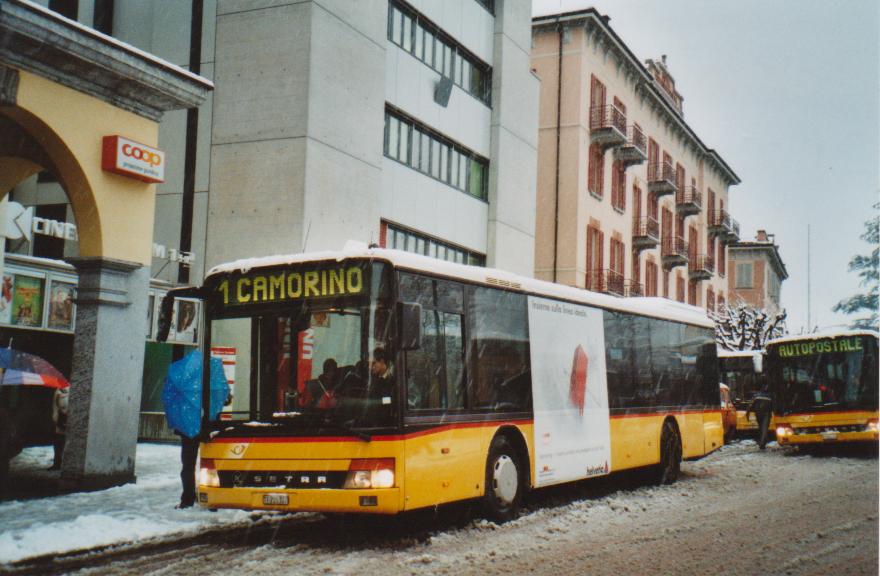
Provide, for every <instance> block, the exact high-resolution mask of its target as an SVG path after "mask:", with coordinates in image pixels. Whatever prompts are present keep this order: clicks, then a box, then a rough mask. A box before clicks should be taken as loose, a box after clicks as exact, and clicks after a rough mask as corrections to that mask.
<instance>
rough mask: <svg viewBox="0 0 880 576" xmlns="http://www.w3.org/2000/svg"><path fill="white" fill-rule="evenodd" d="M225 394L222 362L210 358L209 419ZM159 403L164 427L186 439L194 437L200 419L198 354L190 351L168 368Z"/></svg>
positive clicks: (198, 352) (200, 366)
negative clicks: (164, 420) (163, 417)
mask: <svg viewBox="0 0 880 576" xmlns="http://www.w3.org/2000/svg"><path fill="white" fill-rule="evenodd" d="M228 397H229V385H228V384H227V383H226V376H225V375H224V374H223V362H222V361H221V360H220V359H219V358H211V414H210V416H211V420H215V419H216V418H217V414H219V413H220V409H221V408H223V404H225V403H226V399H227V398H228ZM162 404H164V405H165V418H166V419H167V420H168V426H170V427H171V428H173V429H174V430H177V431H178V432H179V433H181V434H183V435H184V436H186V437H187V438H195V437H196V435H197V434H198V433H199V430H200V429H201V424H202V423H201V420H202V353H201V351H199V350H193V351H192V352H190V353H189V354H187V355H186V356H184V357H183V358H181V359H180V360H178V361H177V362H174V363H172V364H171V366H169V367H168V376H166V377H165V386H164V388H162Z"/></svg>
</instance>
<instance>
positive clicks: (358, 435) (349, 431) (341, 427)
mask: <svg viewBox="0 0 880 576" xmlns="http://www.w3.org/2000/svg"><path fill="white" fill-rule="evenodd" d="M351 422H353V421H350V422H349V423H345V424H343V423H341V422H333V421H331V420H330V419H329V418H325V419H324V421H323V422H322V423H321V425H322V426H330V427H332V428H335V429H337V430H341V431H342V432H345V433H346V434H351V435H352V436H354V437H356V438H358V439H360V440H363V441H364V442H371V441H372V440H373V437H372V436H370V435H369V434H367V433H366V432H363V431H361V430H355V429H354V428H352V427H351Z"/></svg>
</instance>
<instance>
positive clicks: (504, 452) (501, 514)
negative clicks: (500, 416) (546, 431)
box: [483, 436, 524, 523]
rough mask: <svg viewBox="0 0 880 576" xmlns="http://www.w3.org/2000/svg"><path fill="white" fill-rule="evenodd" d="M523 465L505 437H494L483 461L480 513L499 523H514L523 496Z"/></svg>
mask: <svg viewBox="0 0 880 576" xmlns="http://www.w3.org/2000/svg"><path fill="white" fill-rule="evenodd" d="M523 478H524V474H523V464H522V463H521V462H520V459H519V456H518V455H517V453H516V450H515V449H514V448H513V446H511V444H510V442H509V441H508V440H507V438H505V437H504V436H496V437H495V438H494V439H493V440H492V444H491V445H490V446H489V457H488V458H487V459H486V492H485V494H484V495H483V514H484V516H485V517H486V518H488V519H489V520H493V521H495V522H498V523H503V522H507V521H509V520H513V519H514V518H516V517H517V515H518V514H519V505H520V501H521V500H522V495H523V489H524V486H523V484H524V483H523Z"/></svg>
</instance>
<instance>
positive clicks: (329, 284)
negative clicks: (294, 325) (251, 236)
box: [215, 266, 364, 306]
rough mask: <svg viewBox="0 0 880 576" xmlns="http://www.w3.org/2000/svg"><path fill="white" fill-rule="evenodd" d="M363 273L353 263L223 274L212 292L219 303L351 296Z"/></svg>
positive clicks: (356, 291)
mask: <svg viewBox="0 0 880 576" xmlns="http://www.w3.org/2000/svg"><path fill="white" fill-rule="evenodd" d="M363 274H364V273H363V270H362V269H361V268H360V267H357V266H340V267H336V268H329V269H327V268H325V269H321V270H296V271H292V270H280V271H275V272H261V273H256V274H247V275H241V276H232V277H230V278H224V279H223V280H221V281H220V283H219V284H218V285H217V288H216V289H215V294H216V295H217V296H218V298H219V300H220V301H221V302H222V303H223V306H243V305H248V304H267V303H273V302H289V301H293V300H310V299H315V298H327V297H332V296H353V295H357V294H360V293H361V292H362V291H363V289H364V276H363Z"/></svg>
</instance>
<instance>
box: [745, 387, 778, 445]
mask: <svg viewBox="0 0 880 576" xmlns="http://www.w3.org/2000/svg"><path fill="white" fill-rule="evenodd" d="M752 412H754V413H755V419H756V420H757V421H758V448H760V449H761V450H763V449H764V448H765V447H766V446H767V439H768V436H769V435H770V418H771V417H772V416H773V399H772V398H771V397H770V394H769V393H768V392H767V391H766V390H761V391H760V392H758V393H756V394H755V396H754V398H752V401H751V402H750V403H749V407H748V409H747V410H746V419H747V420H748V418H749V414H750V413H752Z"/></svg>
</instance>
